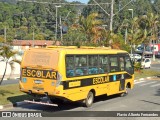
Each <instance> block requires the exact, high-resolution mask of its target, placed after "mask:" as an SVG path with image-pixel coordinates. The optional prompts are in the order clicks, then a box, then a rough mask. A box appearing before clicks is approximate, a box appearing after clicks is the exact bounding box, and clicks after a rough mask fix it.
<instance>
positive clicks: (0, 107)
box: [0, 101, 29, 110]
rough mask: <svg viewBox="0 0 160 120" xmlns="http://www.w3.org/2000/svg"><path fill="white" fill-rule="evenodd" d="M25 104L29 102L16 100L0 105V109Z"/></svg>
mask: <svg viewBox="0 0 160 120" xmlns="http://www.w3.org/2000/svg"><path fill="white" fill-rule="evenodd" d="M26 104H29V103H27V102H24V101H21V102H16V103H14V104H7V105H0V110H3V109H7V108H13V107H18V106H22V105H26Z"/></svg>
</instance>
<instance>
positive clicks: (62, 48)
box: [46, 46, 127, 54]
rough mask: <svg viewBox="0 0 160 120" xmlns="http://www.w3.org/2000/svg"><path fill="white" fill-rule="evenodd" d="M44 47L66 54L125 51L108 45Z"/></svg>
mask: <svg viewBox="0 0 160 120" xmlns="http://www.w3.org/2000/svg"><path fill="white" fill-rule="evenodd" d="M46 49H50V50H56V51H59V52H62V51H63V52H66V54H118V53H119V54H120V53H127V52H126V51H124V50H118V49H111V48H110V47H87V46H81V47H80V48H78V47H76V46H57V47H56V46H49V47H47V48H46Z"/></svg>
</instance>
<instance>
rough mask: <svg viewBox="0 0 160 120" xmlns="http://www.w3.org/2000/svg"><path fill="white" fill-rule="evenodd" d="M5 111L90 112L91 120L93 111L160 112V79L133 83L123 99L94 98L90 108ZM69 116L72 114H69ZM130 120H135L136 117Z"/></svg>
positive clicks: (33, 106) (39, 107)
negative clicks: (132, 87) (132, 86)
mask: <svg viewBox="0 0 160 120" xmlns="http://www.w3.org/2000/svg"><path fill="white" fill-rule="evenodd" d="M6 111H39V112H42V113H47V114H60V113H61V112H63V111H85V112H88V111H92V112H91V113H90V112H88V114H90V116H91V120H94V119H96V118H95V117H92V116H94V115H95V114H96V113H94V112H93V111H160V78H159V79H155V80H142V81H135V86H134V89H132V90H129V94H128V95H127V96H125V97H119V96H117V95H114V96H110V97H106V96H105V95H104V96H100V97H96V99H95V102H94V104H93V106H91V107H90V108H85V107H82V106H81V105H80V104H78V103H67V104H64V105H63V106H58V107H54V106H45V105H37V104H28V105H23V106H19V107H14V108H11V109H6ZM69 114H73V113H72V112H70V113H69ZM104 114H105V112H104ZM132 119H135V120H137V118H136V117H135V118H132ZM147 119H148V120H150V119H149V118H147ZM76 120H77V119H76ZM113 120H114V119H113ZM127 120H128V119H127ZM157 120H158V119H157Z"/></svg>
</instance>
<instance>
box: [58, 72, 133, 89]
mask: <svg viewBox="0 0 160 120" xmlns="http://www.w3.org/2000/svg"><path fill="white" fill-rule="evenodd" d="M130 78H132V76H130V75H129V74H127V73H126V74H115V75H110V76H101V77H93V78H87V79H79V80H67V81H63V82H62V83H61V84H62V85H63V88H64V90H67V89H73V88H80V87H86V86H91V85H97V84H104V83H108V82H116V81H120V79H130ZM72 83H73V85H72V86H70V84H72ZM77 83H80V84H77ZM74 84H75V85H74Z"/></svg>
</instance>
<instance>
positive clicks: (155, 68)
mask: <svg viewBox="0 0 160 120" xmlns="http://www.w3.org/2000/svg"><path fill="white" fill-rule="evenodd" d="M151 69H153V70H159V71H160V63H159V64H152V65H151Z"/></svg>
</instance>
